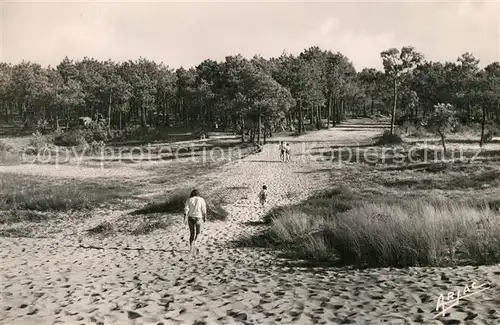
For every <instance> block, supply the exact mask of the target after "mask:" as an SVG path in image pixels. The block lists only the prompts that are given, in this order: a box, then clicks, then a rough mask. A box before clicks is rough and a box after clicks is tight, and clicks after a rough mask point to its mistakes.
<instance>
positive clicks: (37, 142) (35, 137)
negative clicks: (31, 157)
mask: <svg viewBox="0 0 500 325" xmlns="http://www.w3.org/2000/svg"><path fill="white" fill-rule="evenodd" d="M52 141H53V139H52V137H50V136H48V135H43V134H42V133H41V132H40V131H36V132H35V133H33V134H32V137H31V139H30V146H31V147H32V148H33V149H34V150H35V152H36V153H39V152H41V150H42V149H45V148H47V147H48V146H49V145H50V144H51V143H52Z"/></svg>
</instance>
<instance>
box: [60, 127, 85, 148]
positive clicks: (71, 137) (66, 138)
mask: <svg viewBox="0 0 500 325" xmlns="http://www.w3.org/2000/svg"><path fill="white" fill-rule="evenodd" d="M86 133H88V132H85V131H84V130H72V131H68V132H62V133H60V134H58V135H56V136H54V144H55V145H58V146H64V147H80V146H86V145H87V144H88V142H87V140H86Z"/></svg>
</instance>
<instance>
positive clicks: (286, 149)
mask: <svg viewBox="0 0 500 325" xmlns="http://www.w3.org/2000/svg"><path fill="white" fill-rule="evenodd" d="M285 153H286V156H285V157H286V158H285V161H287V162H288V161H290V158H291V155H292V149H291V148H290V144H289V143H288V142H287V143H286V145H285Z"/></svg>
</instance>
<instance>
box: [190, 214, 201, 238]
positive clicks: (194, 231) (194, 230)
mask: <svg viewBox="0 0 500 325" xmlns="http://www.w3.org/2000/svg"><path fill="white" fill-rule="evenodd" d="M188 225H189V243H192V242H193V241H194V240H195V239H196V238H198V235H199V234H200V231H201V218H193V217H188Z"/></svg>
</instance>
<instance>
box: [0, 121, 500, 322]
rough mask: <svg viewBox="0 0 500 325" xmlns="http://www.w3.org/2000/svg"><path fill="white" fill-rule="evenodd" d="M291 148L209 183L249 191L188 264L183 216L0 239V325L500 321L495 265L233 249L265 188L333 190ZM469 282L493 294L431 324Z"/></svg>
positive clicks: (274, 201) (286, 196) (303, 192)
mask: <svg viewBox="0 0 500 325" xmlns="http://www.w3.org/2000/svg"><path fill="white" fill-rule="evenodd" d="M377 132H379V130H366V131H363V132H359V133H357V134H356V135H354V134H353V133H354V132H342V131H341V130H330V131H321V132H318V133H315V134H313V135H311V136H309V135H307V136H303V137H301V138H300V140H302V141H316V140H321V139H325V138H326V137H330V138H332V139H334V140H335V141H338V143H353V142H357V141H365V140H366V139H368V138H370V137H371V136H373V135H374V134H376V133H377ZM296 140H299V139H296ZM318 145H320V144H316V146H318ZM300 150H301V144H300V143H297V144H293V152H294V155H295V156H294V157H293V159H294V161H293V162H291V163H289V164H282V163H279V162H277V159H278V152H277V145H276V144H273V145H268V146H265V147H264V149H263V151H262V152H261V153H259V154H256V155H253V156H250V157H247V158H245V159H243V160H241V161H238V162H233V163H230V164H228V165H226V166H224V167H223V168H222V169H221V170H218V171H217V172H214V173H213V174H212V175H208V176H207V177H206V179H209V180H212V181H213V180H215V181H218V183H219V186H218V187H220V189H224V188H227V187H232V186H233V187H245V186H246V187H247V188H241V189H240V190H238V191H234V190H232V191H231V190H227V197H226V199H227V200H228V201H230V202H231V204H229V205H228V206H227V209H228V210H229V212H230V216H229V218H228V221H226V222H214V223H207V224H204V225H203V230H202V236H201V239H200V244H201V246H202V250H201V254H200V256H198V257H197V258H193V257H191V256H190V255H189V254H188V252H187V249H188V247H187V236H188V232H187V229H186V226H185V225H183V224H182V222H181V216H179V221H178V223H177V224H176V225H174V226H173V227H172V228H171V229H170V230H169V231H168V232H167V231H164V230H161V231H156V232H154V233H152V234H149V235H147V236H137V237H133V236H125V235H118V236H116V237H113V238H107V239H105V240H101V239H96V238H92V237H88V236H86V235H84V234H83V230H85V229H88V228H89V227H91V226H92V225H93V223H95V222H97V223H98V222H100V221H102V220H104V219H106V220H108V221H111V222H112V221H113V220H116V219H117V218H120V216H121V215H123V214H124V213H126V211H123V212H121V211H116V212H114V213H113V214H110V215H105V216H99V212H96V216H95V218H94V220H92V219H91V220H90V221H89V222H82V223H80V224H75V225H74V226H73V227H69V226H68V227H67V230H66V231H65V232H64V233H63V234H58V235H54V236H53V237H51V238H0V254H1V256H2V263H1V266H0V275H1V277H0V285H1V296H0V324H37V325H41V324H89V323H95V324H160V323H163V324H165V325H166V324H236V323H237V324H354V323H356V322H358V324H379V323H381V322H382V321H388V324H499V319H500V297H499V296H498V284H499V282H500V281H499V279H500V278H499V276H500V267H499V266H498V265H497V266H490V267H477V268H473V267H460V268H455V269H451V268H447V269H439V268H410V269H406V270H396V269H377V270H374V269H370V270H366V271H359V270H348V269H340V268H309V269H308V268H302V267H292V266H291V265H288V264H286V263H285V261H283V260H279V259H277V258H276V255H275V253H273V252H269V251H265V250H258V249H241V248H230V247H231V246H230V245H228V244H230V241H231V240H232V239H235V238H237V237H238V236H241V235H243V234H248V233H251V232H256V231H258V230H259V229H261V227H262V226H255V225H248V224H247V223H248V222H252V221H258V220H260V218H261V216H262V215H263V213H264V210H263V209H262V208H261V207H260V206H259V205H258V200H257V194H258V192H259V190H260V188H261V186H262V185H263V184H266V185H267V186H268V188H269V207H270V206H275V205H281V204H288V203H290V202H291V200H294V201H295V200H299V199H301V198H304V197H306V196H307V195H309V194H310V193H311V192H312V191H314V190H316V189H321V188H325V187H327V186H331V184H328V183H329V182H331V180H330V179H329V177H327V176H326V174H321V173H307V172H308V171H314V170H318V169H325V164H327V163H326V162H318V161H313V159H311V158H310V157H309V156H308V155H307V154H306V155H305V156H300V155H299V154H300ZM301 157H309V158H308V159H306V158H304V159H303V160H302V159H299V158H301ZM340 172H342V170H340ZM79 234H80V235H79ZM78 245H84V246H87V247H88V246H96V247H101V248H104V249H88V248H87V249H86V248H78V247H77V246H78ZM113 248H118V249H113ZM127 248H129V249H127ZM130 248H142V249H144V250H141V251H137V250H130ZM442 274H445V276H442ZM473 281H475V282H476V284H481V283H483V282H487V283H489V285H490V286H491V288H490V289H488V290H486V291H484V292H482V293H479V294H477V295H476V296H473V297H470V298H467V299H466V300H463V301H460V303H459V305H458V306H457V307H454V308H452V309H451V310H450V313H451V314H450V315H448V316H446V317H444V318H442V321H441V322H440V321H437V320H433V319H432V318H433V316H434V315H435V311H434V309H435V308H436V300H437V298H438V296H439V294H441V293H447V292H448V291H452V290H454V289H457V288H458V287H463V286H465V285H470V284H471V283H472V282H473ZM405 319H406V320H407V321H408V322H405ZM466 319H467V321H466ZM469 319H471V320H469ZM363 320H364V321H368V322H366V323H365V322H362V321H363Z"/></svg>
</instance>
